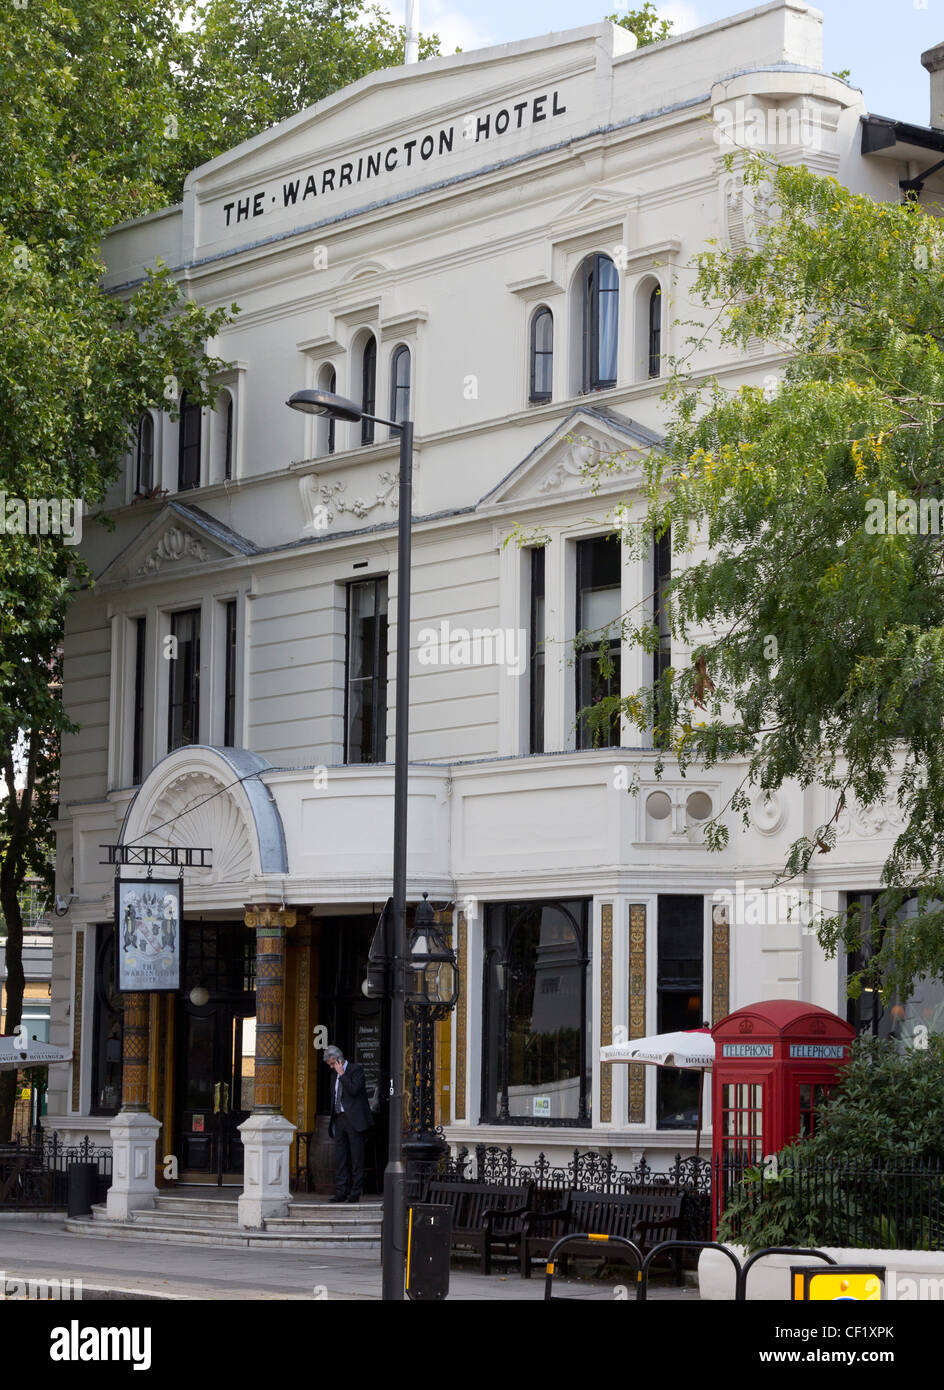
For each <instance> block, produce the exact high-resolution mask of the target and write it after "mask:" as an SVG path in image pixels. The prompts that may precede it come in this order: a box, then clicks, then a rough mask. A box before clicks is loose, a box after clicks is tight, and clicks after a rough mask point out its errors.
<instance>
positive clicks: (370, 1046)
mask: <svg viewBox="0 0 944 1390" xmlns="http://www.w3.org/2000/svg"><path fill="white" fill-rule="evenodd" d="M381 1042H382V1029H381V1022H380V1013H379V1011H378V1012H377V1013H376V1014H371V1015H370V1016H369V1017H367V1018H355V1020H354V1061H355V1062H360V1064H361V1066H362V1067H363V1068H364V1084H365V1087H366V1089H367V1099H368V1101H369V1102H370V1108H371V1110H373V1111H374V1113H375V1114H376V1112H377V1111H378V1110H379V1108H380V1086H381V1081H382V1070H381Z"/></svg>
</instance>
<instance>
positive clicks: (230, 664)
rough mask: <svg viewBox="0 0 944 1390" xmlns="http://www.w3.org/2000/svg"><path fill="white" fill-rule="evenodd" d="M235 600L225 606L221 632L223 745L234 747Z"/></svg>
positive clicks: (230, 600)
mask: <svg viewBox="0 0 944 1390" xmlns="http://www.w3.org/2000/svg"><path fill="white" fill-rule="evenodd" d="M236 630H237V628H236V600H235V599H234V598H233V599H229V600H227V603H226V605H225V628H224V632H223V744H224V746H225V747H226V748H235V747H236Z"/></svg>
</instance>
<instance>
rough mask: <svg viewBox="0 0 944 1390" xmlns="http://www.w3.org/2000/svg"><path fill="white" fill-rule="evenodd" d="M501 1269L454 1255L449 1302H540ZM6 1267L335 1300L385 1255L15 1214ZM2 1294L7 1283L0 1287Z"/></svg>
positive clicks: (146, 1284) (349, 1293)
mask: <svg viewBox="0 0 944 1390" xmlns="http://www.w3.org/2000/svg"><path fill="white" fill-rule="evenodd" d="M505 1270H506V1271H507V1272H503V1271H502V1267H501V1265H500V1264H498V1266H497V1272H496V1273H493V1274H491V1275H489V1276H485V1275H482V1274H479V1273H478V1272H477V1270H476V1268H475V1267H474V1263H473V1262H472V1261H470V1260H463V1259H461V1258H455V1259H454V1260H453V1267H452V1274H451V1278H450V1299H451V1300H453V1301H461V1302H471V1301H486V1302H488V1301H497V1300H500V1301H503V1302H505V1301H508V1300H511V1299H513V1300H515V1301H519V1302H540V1301H542V1300H543V1298H544V1279H543V1277H542V1276H540V1275H539V1274H537V1273H535V1274H534V1275H533V1276H532V1278H531V1279H522V1278H521V1277H520V1275H519V1274H518V1271H517V1268H516V1267H515V1266H513V1265H512V1264H511V1263H510V1262H509V1263H508V1264H507V1265H506V1266H505ZM0 1275H2V1276H3V1277H5V1278H6V1280H7V1281H9V1280H11V1279H17V1278H27V1279H29V1278H33V1279H39V1278H42V1277H45V1278H47V1279H48V1278H54V1279H81V1280H82V1283H83V1291H84V1296H85V1297H86V1298H89V1297H91V1298H94V1297H99V1298H101V1297H112V1298H122V1297H123V1298H159V1299H186V1300H191V1299H252V1300H259V1299H261V1300H265V1299H306V1300H310V1299H324V1298H327V1299H337V1300H345V1301H354V1300H366V1301H379V1300H380V1294H381V1282H380V1254H379V1252H378V1251H376V1250H371V1251H348V1250H323V1251H293V1250H286V1249H284V1248H282V1249H278V1250H272V1251H268V1250H258V1249H242V1248H235V1249H232V1248H231V1249H214V1248H213V1247H212V1246H206V1245H175V1244H172V1243H170V1242H163V1241H150V1240H133V1239H125V1238H124V1237H122V1238H121V1239H116V1238H114V1237H103V1236H93V1235H84V1234H83V1235H74V1234H71V1233H68V1232H66V1231H65V1230H63V1228H62V1222H61V1220H60V1219H59V1218H58V1216H57V1217H56V1218H55V1219H53V1220H49V1219H48V1218H47V1219H42V1218H40V1217H38V1216H27V1215H19V1214H17V1215H16V1216H15V1217H4V1218H3V1219H2V1220H0ZM554 1292H555V1296H557V1295H558V1294H559V1295H560V1296H562V1297H563V1296H565V1295H566V1296H567V1297H568V1298H579V1299H586V1300H590V1301H595V1302H612V1301H613V1300H614V1299H631V1298H633V1297H634V1288H633V1284H632V1278H631V1275H630V1272H629V1268H628V1266H627V1267H626V1276H625V1279H624V1280H623V1281H622V1283H621V1282H620V1277H619V1275H617V1276H615V1277H613V1278H607V1279H605V1280H601V1279H596V1278H593V1277H592V1275H590V1276H589V1277H586V1278H580V1279H572V1278H571V1279H556V1280H555V1282H554ZM0 1294H2V1290H0ZM649 1297H650V1299H652V1300H654V1301H663V1300H682V1301H686V1302H695V1303H697V1302H698V1289H697V1287H695V1286H694V1285H691V1284H686V1285H683V1287H682V1288H676V1287H675V1286H674V1285H670V1284H661V1283H658V1284H651V1285H650V1288H649Z"/></svg>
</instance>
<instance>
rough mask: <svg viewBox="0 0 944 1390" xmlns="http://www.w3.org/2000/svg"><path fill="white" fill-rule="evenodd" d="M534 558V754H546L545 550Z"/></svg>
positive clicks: (532, 719) (532, 731) (532, 663)
mask: <svg viewBox="0 0 944 1390" xmlns="http://www.w3.org/2000/svg"><path fill="white" fill-rule="evenodd" d="M527 553H528V554H529V555H530V557H531V700H530V705H531V720H530V723H531V730H530V744H529V746H530V751H531V752H532V753H543V752H544V639H545V635H546V634H545V620H544V547H543V546H541V547H538V548H535V549H534V550H531V551H528V552H527Z"/></svg>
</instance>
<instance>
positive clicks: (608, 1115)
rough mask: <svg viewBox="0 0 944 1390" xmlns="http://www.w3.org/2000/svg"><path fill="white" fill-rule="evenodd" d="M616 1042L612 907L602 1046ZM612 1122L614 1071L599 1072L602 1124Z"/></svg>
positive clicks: (603, 946)
mask: <svg viewBox="0 0 944 1390" xmlns="http://www.w3.org/2000/svg"><path fill="white" fill-rule="evenodd" d="M612 1041H613V904H612V903H604V904H603V905H602V907H601V908H600V1046H601V1047H609V1045H610V1043H611V1042H612ZM612 1118H613V1068H612V1066H610V1065H608V1064H607V1065H604V1066H601V1068H600V1121H601V1123H602V1124H609V1123H610V1122H611V1121H612Z"/></svg>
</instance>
